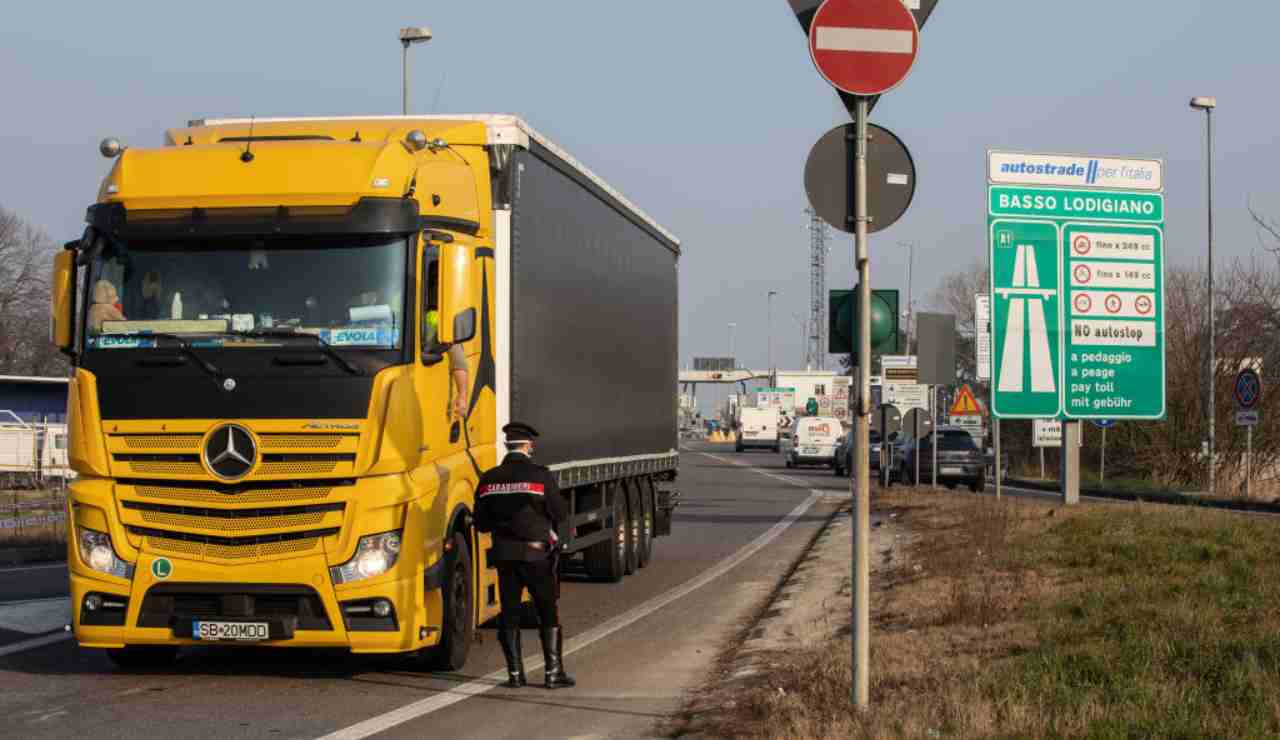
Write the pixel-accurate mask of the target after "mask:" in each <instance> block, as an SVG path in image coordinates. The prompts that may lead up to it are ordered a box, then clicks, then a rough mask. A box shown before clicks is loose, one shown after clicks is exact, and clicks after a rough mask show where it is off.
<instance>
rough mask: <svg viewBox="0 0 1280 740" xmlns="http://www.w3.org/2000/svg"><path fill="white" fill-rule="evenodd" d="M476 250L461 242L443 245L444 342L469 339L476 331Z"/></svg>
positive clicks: (441, 281)
mask: <svg viewBox="0 0 1280 740" xmlns="http://www.w3.org/2000/svg"><path fill="white" fill-rule="evenodd" d="M471 262H472V250H471V249H470V248H468V247H466V246H463V245H461V244H459V243H457V242H450V243H446V244H441V245H440V326H439V328H438V329H437V331H438V332H439V333H440V342H441V343H442V344H457V343H458V342H465V341H467V340H469V339H471V338H472V337H474V336H475V334H476V309H475V307H474V305H473V304H472V300H473V295H474V291H473V290H472V289H471V272H472V270H471Z"/></svg>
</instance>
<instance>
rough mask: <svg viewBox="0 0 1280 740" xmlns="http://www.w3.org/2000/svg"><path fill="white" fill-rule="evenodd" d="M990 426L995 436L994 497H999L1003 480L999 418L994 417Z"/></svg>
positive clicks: (1041, 462) (1041, 463)
mask: <svg viewBox="0 0 1280 740" xmlns="http://www.w3.org/2000/svg"><path fill="white" fill-rule="evenodd" d="M991 426H992V428H993V430H994V431H995V437H996V464H995V473H996V498H1000V494H1001V493H1002V491H1001V490H1000V488H1001V486H1002V484H1003V482H1004V476H1003V475H1001V472H1002V471H1001V469H1000V420H999V419H996V420H995V421H994V422H993V423H992V424H991ZM1040 465H1041V467H1043V466H1044V458H1043V457H1042V458H1040Z"/></svg>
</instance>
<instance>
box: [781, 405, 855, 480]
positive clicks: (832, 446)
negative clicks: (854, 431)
mask: <svg viewBox="0 0 1280 740" xmlns="http://www.w3.org/2000/svg"><path fill="white" fill-rule="evenodd" d="M842 432H844V426H843V425H842V424H841V423H840V420H839V419H837V418H835V417H834V416H805V417H803V418H800V419H797V420H796V425H795V429H794V436H793V437H792V439H791V444H790V445H788V449H787V467H788V468H794V467H796V466H797V465H824V466H826V467H828V468H831V467H835V464H836V445H837V444H839V442H840V434H841V433H842Z"/></svg>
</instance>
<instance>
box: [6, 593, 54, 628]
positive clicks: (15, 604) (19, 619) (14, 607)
mask: <svg viewBox="0 0 1280 740" xmlns="http://www.w3.org/2000/svg"><path fill="white" fill-rule="evenodd" d="M70 623H71V597H70V596H55V597H54V598H51V599H30V600H27V601H5V602H0V629H6V630H12V631H13V632H25V633H27V634H28V635H39V634H41V633H44V632H48V631H49V630H56V629H58V628H59V627H62V626H64V625H67V624H70Z"/></svg>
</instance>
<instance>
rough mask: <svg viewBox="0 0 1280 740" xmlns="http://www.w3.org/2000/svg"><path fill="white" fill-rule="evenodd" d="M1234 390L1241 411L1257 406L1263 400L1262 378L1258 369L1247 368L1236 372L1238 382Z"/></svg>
mask: <svg viewBox="0 0 1280 740" xmlns="http://www.w3.org/2000/svg"><path fill="white" fill-rule="evenodd" d="M1232 390H1233V392H1234V393H1235V396H1236V403H1237V404H1239V405H1240V410H1241V411H1249V410H1251V409H1254V408H1257V406H1258V404H1259V403H1260V402H1261V401H1262V378H1260V377H1258V373H1257V371H1256V370H1253V369H1252V368H1245V369H1243V370H1241V371H1240V372H1239V373H1238V374H1236V383H1235V387H1234V388H1233V389H1232Z"/></svg>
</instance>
